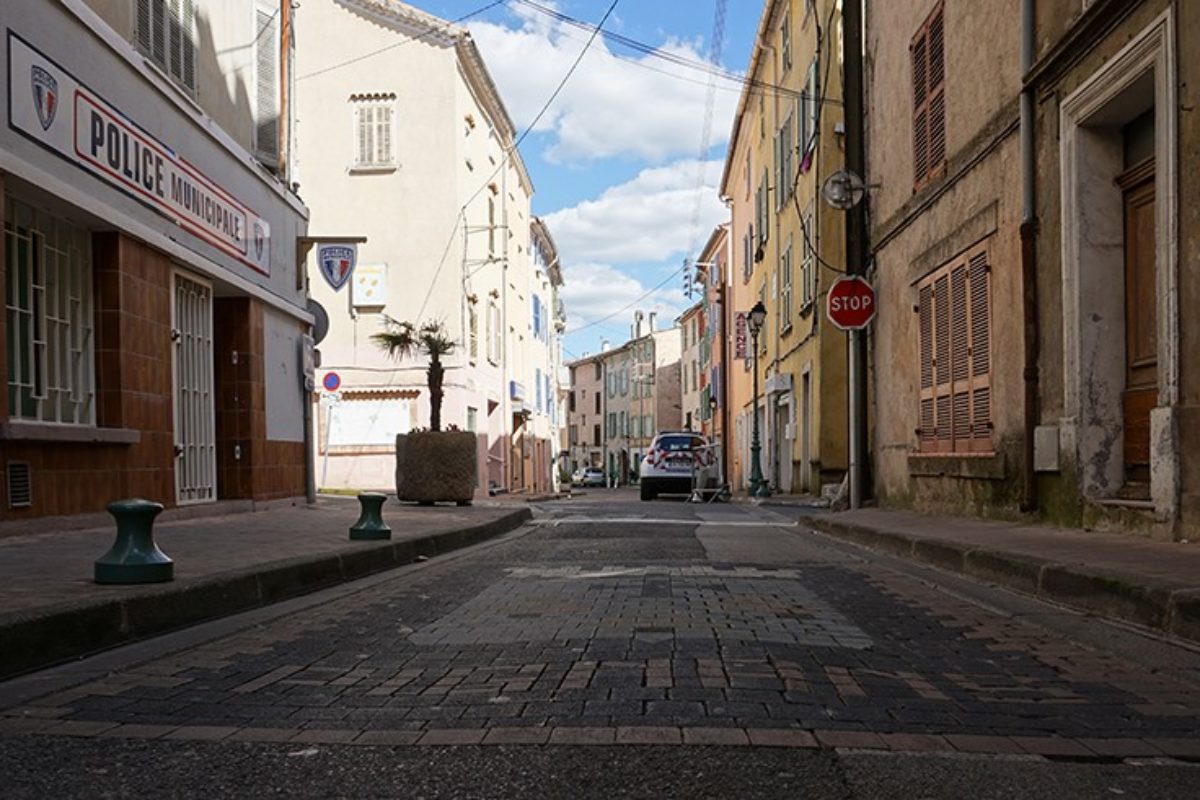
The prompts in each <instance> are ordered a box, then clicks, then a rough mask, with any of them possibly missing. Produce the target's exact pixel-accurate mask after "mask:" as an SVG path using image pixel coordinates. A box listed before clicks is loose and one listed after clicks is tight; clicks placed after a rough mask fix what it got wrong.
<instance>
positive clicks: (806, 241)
mask: <svg viewBox="0 0 1200 800" xmlns="http://www.w3.org/2000/svg"><path fill="white" fill-rule="evenodd" d="M800 225H801V231H800V232H801V233H802V234H803V241H802V242H801V248H800V310H801V311H807V310H808V309H809V308H811V307H812V304H813V301H814V300H815V299H816V295H817V272H816V253H815V251H814V249H813V244H814V242H813V239H814V238H815V236H816V233H817V232H816V230H815V229H814V228H813V204H812V203H809V204H808V208H806V209H805V210H804V216H803V217H801V218H800Z"/></svg>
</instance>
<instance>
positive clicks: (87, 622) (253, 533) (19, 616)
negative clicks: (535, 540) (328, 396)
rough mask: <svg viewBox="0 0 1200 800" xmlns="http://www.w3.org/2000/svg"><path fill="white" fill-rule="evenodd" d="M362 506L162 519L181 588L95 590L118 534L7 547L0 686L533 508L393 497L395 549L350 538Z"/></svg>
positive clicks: (486, 529) (332, 503) (31, 540)
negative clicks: (99, 566)
mask: <svg viewBox="0 0 1200 800" xmlns="http://www.w3.org/2000/svg"><path fill="white" fill-rule="evenodd" d="M358 509H359V506H358V501H357V500H356V499H354V498H351V497H344V498H343V497H322V498H321V499H320V500H319V501H318V503H317V504H316V505H315V506H313V507H303V506H301V507H291V508H279V509H274V510H271V511H262V512H255V513H250V512H246V513H239V514H229V515H225V516H215V517H207V518H202V519H189V520H181V521H174V522H166V523H162V524H159V525H156V526H155V540H156V542H157V543H158V546H159V547H160V548H161V549H162V551H163V552H164V553H166V554H167V555H168V556H170V557H171V558H172V559H173V560H174V561H175V580H174V581H172V582H170V583H160V584H142V585H137V586H101V585H98V584H96V583H94V582H93V580H92V569H93V563H94V562H95V560H96V559H97V558H99V557H100V556H101V555H103V554H104V553H105V552H106V551H107V550H108V548H109V547H110V546H111V545H112V543H113V539H114V536H115V531H116V527H115V525H114V524H109V525H107V526H106V527H102V528H88V529H83V530H74V531H68V532H61V533H38V534H30V535H25V536H12V537H7V538H3V539H0V678H3V677H7V676H9V675H13V674H15V673H18V672H24V671H27V670H30V669H34V668H37V667H42V666H47V665H49V664H52V663H56V662H58V661H62V660H65V659H68V658H73V657H78V656H81V655H85V654H87V653H91V652H95V651H96V650H100V649H102V648H105V647H111V646H113V645H116V644H120V643H122V642H125V641H129V640H132V639H138V638H142V637H144V636H148V635H151V634H154V633H160V632H162V631H166V630H170V629H173V628H180V627H183V626H186V625H190V624H193V623H196V622H199V621H201V620H205V619H211V618H214V617H219V616H224V615H226V614H232V613H236V612H238V611H243V610H246V609H248V608H252V607H255V606H259V605H264V604H267V603H271V602H274V601H277V600H281V599H283V598H285V597H290V596H294V595H299V594H304V593H306V592H310V591H313V590H314V589H318V588H321V587H324V586H329V585H332V584H336V583H340V582H343V581H349V580H353V579H355V578H360V577H362V576H364V575H368V574H370V573H372V572H378V571H380V570H384V569H388V568H391V567H397V566H401V565H404V564H408V563H411V562H412V561H413V560H414V559H416V558H417V557H418V556H430V557H431V556H435V555H439V554H441V553H447V552H450V551H451V550H456V549H458V548H460V547H466V546H468V545H471V544H475V543H478V542H481V541H483V540H485V539H488V538H491V537H493V536H498V535H500V534H503V533H507V532H509V531H512V530H515V529H516V528H518V527H520V526H521V525H522V524H524V523H525V521H527V520H528V519H530V518H531V516H532V513H531V512H530V510H529V509H528V508H527V507H513V506H512V505H509V504H505V505H492V504H484V505H478V506H472V507H465V508H458V507H434V508H420V507H416V506H401V505H398V504H396V503H395V501H394V500H393V501H391V502H389V503H387V504H386V505H385V506H384V512H383V518H384V521H385V522H386V523H387V524H388V526H389V527H391V529H392V539H391V540H390V541H379V542H352V541H350V539H349V528H350V526H351V525H352V524H353V523H354V522H355V520H356V519H357V518H358Z"/></svg>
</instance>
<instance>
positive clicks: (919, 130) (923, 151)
mask: <svg viewBox="0 0 1200 800" xmlns="http://www.w3.org/2000/svg"><path fill="white" fill-rule="evenodd" d="M926 51H927V39H926V37H925V31H924V30H922V31H921V32H920V33H918V34H917V38H916V40H915V41H914V42H913V44H912V82H913V183H914V184H918V185H919V184H920V183H921V181H923V180H924V179H925V175H926V173H927V172H928V171H929V113H928V112H929V104H928V103H927V102H926V101H927V99H928V95H927V93H926V88H927V75H926V66H927V59H928V54H927V52H926Z"/></svg>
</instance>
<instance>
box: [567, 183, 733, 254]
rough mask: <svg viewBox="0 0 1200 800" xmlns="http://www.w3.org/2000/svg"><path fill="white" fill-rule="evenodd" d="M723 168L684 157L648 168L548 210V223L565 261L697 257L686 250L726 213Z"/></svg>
mask: <svg viewBox="0 0 1200 800" xmlns="http://www.w3.org/2000/svg"><path fill="white" fill-rule="evenodd" d="M721 168H722V162H720V161H704V162H698V161H695V160H684V161H677V162H675V163H673V164H670V165H668V166H665V167H652V168H649V169H644V170H642V171H641V172H640V173H638V174H637V175H636V176H635V177H634V178H633V179H632V180H630V181H627V182H626V183H622V184H618V185H616V186H612V187H610V188H608V189H606V190H605V191H604V193H603V194H601V195H600V196H599V197H598V198H596V199H595V200H585V201H583V202H582V203H580V204H578V205H576V206H571V207H570V208H565V209H561V210H559V211H555V212H554V213H552V214H547V215H546V216H545V219H546V224H547V225H548V226H549V227H550V231H551V233H552V234H553V235H554V239H555V241H556V242H557V243H558V247H559V252H561V253H562V254H563V261H564V263H569V262H570V261H571V260H575V261H592V262H602V263H610V264H613V263H615V264H627V263H636V262H646V261H665V260H667V259H670V258H673V257H679V258H681V259H682V258H683V257H684V256H692V257H694V256H695V255H696V254H695V253H689V252H687V251H688V250H689V249H690V248H697V247H699V246H701V245H703V244H704V241H705V240H706V239H707V237H708V234H709V232H711V231H712V229H713V227H714V226H716V225H717V224H719V223H720V222H722V221H724V220H725V219H726V217H727V216H728V210H727V209H726V208H725V206H724V204H723V203H722V202H721V200H720V199H719V198H718V196H717V182H718V181H719V180H720V176H721ZM697 201H699V203H700V206H699V210H700V213H699V216H698V217H697V216H696V208H697V207H696V203H697ZM693 223H695V224H693Z"/></svg>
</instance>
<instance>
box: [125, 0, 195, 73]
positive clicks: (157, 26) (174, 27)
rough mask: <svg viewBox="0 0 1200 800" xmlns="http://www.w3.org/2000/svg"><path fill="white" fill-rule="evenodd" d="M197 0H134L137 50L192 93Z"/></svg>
mask: <svg viewBox="0 0 1200 800" xmlns="http://www.w3.org/2000/svg"><path fill="white" fill-rule="evenodd" d="M196 2H197V0H137V18H136V20H135V22H134V28H135V31H134V35H135V38H136V39H137V46H138V49H139V50H141V51H142V53H143V54H144V55H145V56H146V57H147V58H148V59H150V60H151V61H152V62H154V63H155V64H157V65H158V66H159V67H160V68H161V69H162V70H163V72H165V73H167V75H169V76H170V77H171V80H173V81H175V83H177V84H179V85H180V86H182V87H183V88H184V89H186V90H187V92H188V93H189V94H193V95H194V94H195V93H196Z"/></svg>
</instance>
